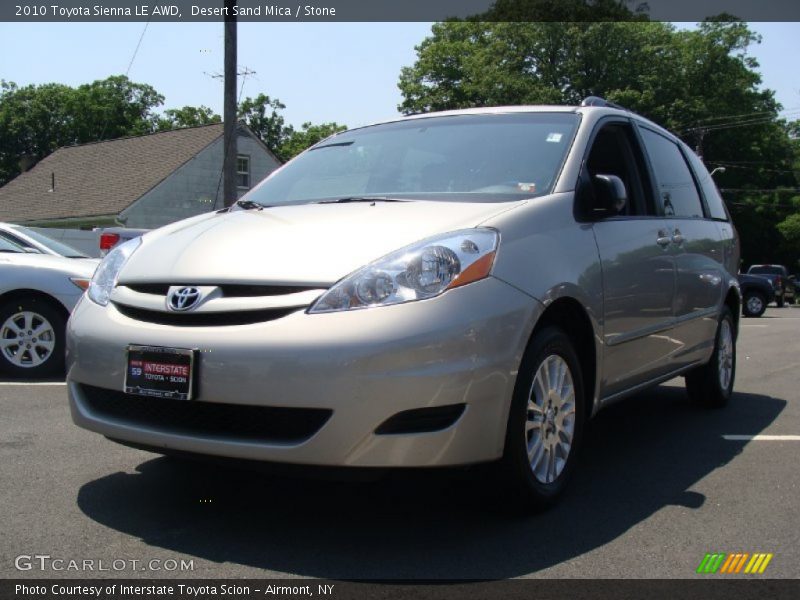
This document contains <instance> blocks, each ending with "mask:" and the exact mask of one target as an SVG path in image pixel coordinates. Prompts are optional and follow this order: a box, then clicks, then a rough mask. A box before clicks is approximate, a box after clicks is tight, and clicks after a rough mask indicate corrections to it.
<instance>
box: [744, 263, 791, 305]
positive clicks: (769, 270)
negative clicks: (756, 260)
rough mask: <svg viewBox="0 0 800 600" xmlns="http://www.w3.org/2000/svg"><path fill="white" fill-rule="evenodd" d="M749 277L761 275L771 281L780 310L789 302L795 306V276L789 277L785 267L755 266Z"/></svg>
mask: <svg viewBox="0 0 800 600" xmlns="http://www.w3.org/2000/svg"><path fill="white" fill-rule="evenodd" d="M747 274H748V275H759V276H760V277H765V278H767V279H769V280H770V283H772V287H773V288H774V289H775V302H776V303H777V305H778V308H783V305H784V304H785V303H786V302H788V303H789V304H794V301H795V297H796V293H795V284H796V283H797V282H796V281H795V278H794V275H789V270H788V269H787V268H786V267H784V266H783V265H753V266H751V267H750V268H749V269H748V270H747Z"/></svg>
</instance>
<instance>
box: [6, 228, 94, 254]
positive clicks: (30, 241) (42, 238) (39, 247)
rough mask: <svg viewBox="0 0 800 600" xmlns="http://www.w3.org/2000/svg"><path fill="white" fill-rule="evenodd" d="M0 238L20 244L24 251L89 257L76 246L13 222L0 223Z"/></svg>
mask: <svg viewBox="0 0 800 600" xmlns="http://www.w3.org/2000/svg"><path fill="white" fill-rule="evenodd" d="M0 240H6V241H9V242H11V243H12V244H16V245H17V246H22V248H24V249H25V250H26V251H30V250H35V251H37V252H40V253H41V254H49V255H51V256H63V257H65V258H89V257H88V256H87V255H86V254H85V253H83V252H81V251H80V250H78V249H77V248H73V247H72V246H70V245H68V244H64V243H63V242H59V241H58V240H54V239H53V238H51V237H48V236H46V235H44V234H41V233H39V232H38V231H36V230H34V229H30V228H28V227H23V226H22V225H15V224H13V223H0Z"/></svg>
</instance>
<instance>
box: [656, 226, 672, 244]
mask: <svg viewBox="0 0 800 600" xmlns="http://www.w3.org/2000/svg"><path fill="white" fill-rule="evenodd" d="M671 243H672V236H671V235H669V234H668V233H667V232H666V231H664V230H663V229H662V230H661V231H659V232H658V238H657V239H656V244H658V245H659V246H661V247H662V248H666V247H667V246H669V245H670V244H671Z"/></svg>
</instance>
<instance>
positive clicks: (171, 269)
mask: <svg viewBox="0 0 800 600" xmlns="http://www.w3.org/2000/svg"><path fill="white" fill-rule="evenodd" d="M522 203H523V202H513V203H492V204H486V203H483V204H477V203H460V202H458V203H456V202H429V201H416V202H375V203H368V202H357V203H347V204H303V205H295V206H283V207H273V208H265V209H263V210H234V211H232V212H229V213H220V214H213V213H212V214H211V215H204V216H202V217H199V218H198V217H196V218H193V219H188V220H186V221H183V222H180V223H176V224H174V225H171V226H168V227H165V228H163V229H160V230H157V231H154V232H152V233H149V234H147V235H145V236H144V237H143V238H142V239H143V242H142V245H141V246H140V248H139V249H138V250H137V251H136V252H134V254H133V255H132V256H131V258H130V260H129V261H128V263H127V264H126V265H125V267H124V268H123V270H122V273H121V274H120V277H119V281H120V283H123V284H124V283H133V282H158V283H176V284H177V283H187V284H188V283H194V284H202V283H209V284H219V283H234V282H261V283H272V284H275V285H293V284H303V285H314V286H317V285H319V286H329V285H331V284H333V283H335V282H336V281H338V280H339V279H341V278H342V277H344V276H346V275H348V274H349V273H352V272H353V271H355V270H356V269H358V268H360V267H362V266H364V265H366V264H368V263H370V262H372V261H373V260H376V259H378V258H380V257H382V256H384V255H386V254H389V253H390V252H393V251H395V250H398V249H400V248H402V247H403V246H407V245H408V244H412V243H414V242H417V241H419V240H422V239H424V238H427V237H430V236H432V235H436V234H439V233H446V232H449V231H454V230H457V229H467V228H472V227H476V226H478V225H479V224H480V223H482V222H483V221H485V220H486V219H488V218H490V217H492V216H494V215H497V214H499V213H501V212H504V211H507V210H509V209H510V208H512V207H515V206H518V205H520V204H522Z"/></svg>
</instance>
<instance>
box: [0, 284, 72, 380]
mask: <svg viewBox="0 0 800 600" xmlns="http://www.w3.org/2000/svg"><path fill="white" fill-rule="evenodd" d="M65 326H66V319H65V318H64V316H63V314H62V313H61V311H59V310H58V309H57V308H55V307H53V306H52V305H51V304H49V303H48V302H46V301H43V300H40V299H39V298H25V299H20V300H12V301H10V302H6V303H5V304H3V305H2V306H0V372H4V373H6V374H8V375H11V376H12V377H24V378H37V377H49V376H53V375H60V374H62V373H63V372H64V336H65V333H64V330H65Z"/></svg>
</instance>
